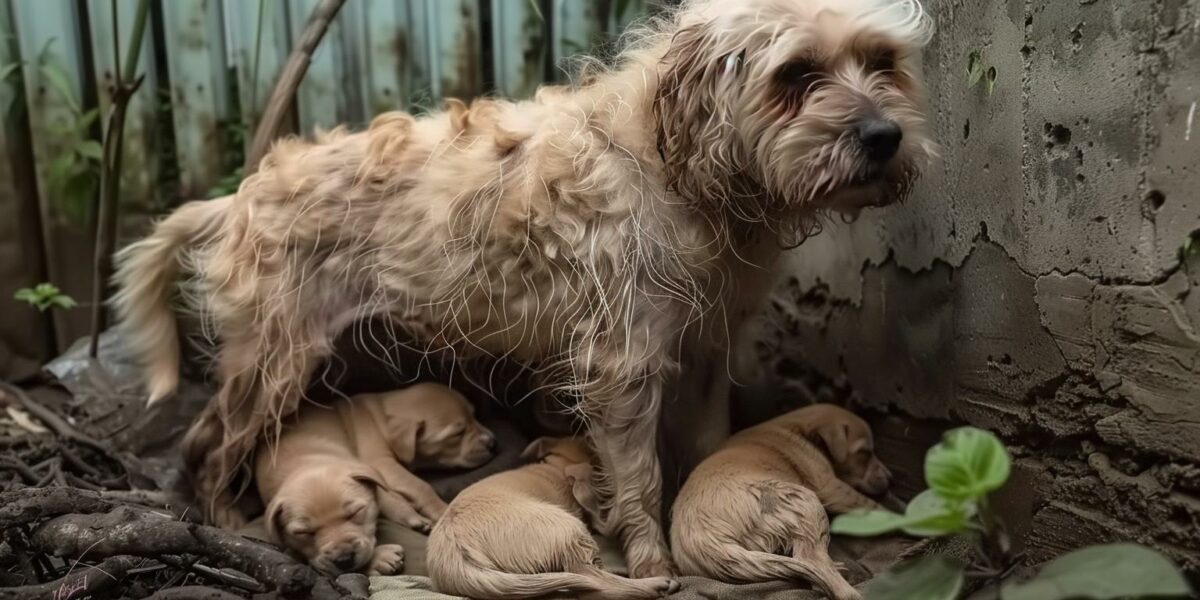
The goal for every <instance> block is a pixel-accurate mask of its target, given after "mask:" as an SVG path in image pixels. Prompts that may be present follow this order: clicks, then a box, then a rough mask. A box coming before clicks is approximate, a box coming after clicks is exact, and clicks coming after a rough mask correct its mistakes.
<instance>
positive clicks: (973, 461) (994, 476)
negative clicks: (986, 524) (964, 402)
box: [925, 427, 1011, 501]
mask: <svg viewBox="0 0 1200 600" xmlns="http://www.w3.org/2000/svg"><path fill="white" fill-rule="evenodd" d="M1010 468H1011V467H1010V464H1009V459H1008V452H1007V451H1006V450H1005V449H1004V444H1002V443H1000V440H999V439H998V438H997V437H996V436H994V435H992V434H991V433H989V432H987V431H984V430H982V429H976V428H974V427H962V428H959V429H955V430H953V431H950V432H949V433H947V434H946V436H945V437H944V438H942V442H941V443H940V444H938V445H936V446H934V447H933V448H930V449H929V453H928V454H926V455H925V482H926V483H928V484H929V487H930V488H932V489H933V490H936V491H937V493H938V495H940V496H941V497H943V498H946V499H947V500H951V501H967V500H977V499H979V498H982V497H983V496H985V495H986V494H987V493H988V492H991V491H993V490H995V489H997V488H999V487H1000V486H1002V485H1004V482H1005V481H1008V474H1009V469H1010Z"/></svg>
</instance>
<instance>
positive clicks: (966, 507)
mask: <svg viewBox="0 0 1200 600" xmlns="http://www.w3.org/2000/svg"><path fill="white" fill-rule="evenodd" d="M904 515H905V517H906V519H907V521H908V524H907V525H905V526H904V533H907V534H908V535H912V536H916V537H935V536H939V535H947V534H951V533H961V532H962V531H965V530H966V529H967V523H968V521H969V520H970V518H971V517H972V516H974V515H975V505H974V504H973V503H969V502H968V503H957V502H949V501H947V500H946V499H945V498H942V497H941V496H939V495H938V493H937V492H935V491H933V490H925V491H924V492H921V493H920V494H917V497H916V498H913V499H912V502H909V503H908V509H907V510H906V511H905V512H904Z"/></svg>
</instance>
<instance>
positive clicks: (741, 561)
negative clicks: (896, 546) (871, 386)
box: [671, 404, 891, 600]
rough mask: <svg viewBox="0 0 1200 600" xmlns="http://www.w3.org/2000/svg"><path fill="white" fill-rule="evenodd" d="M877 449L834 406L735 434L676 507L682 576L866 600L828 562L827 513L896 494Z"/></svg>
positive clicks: (863, 428)
mask: <svg viewBox="0 0 1200 600" xmlns="http://www.w3.org/2000/svg"><path fill="white" fill-rule="evenodd" d="M874 448H875V444H874V438H873V437H872V435H871V429H870V427H868V426H867V424H866V422H864V421H863V420H862V419H860V418H858V417H856V416H855V415H853V414H851V413H850V412H848V411H846V410H844V409H842V408H839V407H836V406H833V405H829V404H817V405H814V406H809V407H807V408H802V409H800V410H796V411H793V412H790V413H788V414H785V415H783V416H781V417H777V418H775V419H772V420H770V421H767V422H766V423H763V424H761V425H758V426H755V427H751V428H749V429H746V430H745V431H742V432H741V433H738V434H737V435H734V436H733V437H731V438H730V439H729V440H728V441H727V442H725V444H724V445H722V446H721V448H720V449H718V450H717V451H716V452H715V453H713V455H712V456H710V457H708V458H707V459H706V460H705V461H704V462H703V463H701V464H700V466H699V467H697V468H696V470H695V471H693V472H692V474H691V476H690V477H689V478H688V481H687V483H685V484H684V486H683V489H682V490H680V493H679V498H678V499H677V500H676V501H675V506H674V507H673V509H672V510H673V512H672V515H673V517H674V519H673V523H672V525H671V545H672V548H673V552H674V554H675V560H676V562H677V564H678V565H679V567H680V569H681V571H682V572H683V573H684V574H687V575H703V576H705V577H711V578H714V579H721V580H725V581H734V582H754V581H768V580H775V579H783V580H789V581H794V580H799V579H803V580H807V581H810V582H812V583H814V584H816V585H817V586H818V587H819V588H820V589H821V590H822V591H823V592H825V594H827V595H828V596H830V597H831V598H835V599H836V600H857V599H859V598H861V596H860V595H859V593H858V592H857V591H855V589H854V588H853V587H851V586H850V584H849V583H847V582H846V580H845V579H844V578H842V576H841V575H840V574H839V573H838V570H837V565H836V564H835V563H834V562H833V560H832V559H830V558H829V551H828V547H829V517H828V516H826V514H825V509H828V510H829V512H832V513H843V512H847V511H850V510H853V509H856V508H876V507H878V505H877V504H876V503H875V501H874V500H871V499H870V498H867V497H866V496H864V495H862V494H861V493H859V490H861V491H863V492H866V493H870V494H879V493H883V492H884V491H886V490H887V486H888V482H889V479H890V477H891V475H890V473H889V472H888V470H887V468H886V467H884V466H883V463H881V462H880V461H879V459H878V458H876V456H875V454H874ZM856 488H857V489H856ZM822 506H824V508H822ZM780 553H785V554H788V555H790V556H780Z"/></svg>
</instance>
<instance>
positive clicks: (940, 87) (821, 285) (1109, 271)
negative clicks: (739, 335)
mask: <svg viewBox="0 0 1200 600" xmlns="http://www.w3.org/2000/svg"><path fill="white" fill-rule="evenodd" d="M926 5H927V8H928V9H929V10H930V11H931V12H932V13H933V14H934V17H935V18H936V21H937V26H938V34H937V35H936V36H935V38H934V41H933V44H932V45H931V46H930V48H929V49H928V50H927V52H926V55H925V57H926V58H925V60H926V65H925V69H926V72H927V75H928V81H929V95H930V104H931V113H932V117H933V122H934V124H935V127H936V132H937V136H938V140H939V141H940V142H941V144H942V148H943V156H942V158H941V160H940V161H939V163H938V164H937V165H936V166H935V167H934V168H933V170H932V172H931V173H930V175H929V176H928V177H926V179H925V180H924V181H923V183H922V185H921V186H920V187H919V189H918V190H917V191H916V193H915V194H914V196H913V198H912V199H911V200H910V201H909V202H908V203H907V204H906V205H904V206H901V207H893V208H889V209H884V210H879V211H874V212H872V213H870V214H864V215H863V216H862V217H861V218H860V219H859V220H858V221H857V222H856V223H854V224H851V225H845V224H841V223H838V224H831V225H830V226H829V227H827V228H826V230H825V231H824V233H822V234H821V235H819V236H817V237H816V238H813V239H811V240H809V241H808V242H806V243H805V244H804V245H803V246H801V247H800V248H799V249H797V250H796V251H794V252H792V253H790V254H789V256H788V257H787V260H786V263H787V264H786V265H785V268H784V273H785V275H786V277H785V278H784V281H782V282H781V284H780V286H779V288H778V290H777V293H776V294H775V298H774V303H773V304H774V306H773V308H772V309H771V310H770V311H768V313H767V315H766V316H765V317H764V321H763V336H762V340H761V343H760V345H759V349H760V354H759V355H760V356H762V357H764V358H765V361H764V365H765V367H764V370H763V372H762V373H760V375H763V376H765V377H767V378H768V379H772V380H774V381H775V382H776V383H779V382H782V383H783V384H787V383H788V380H789V378H791V379H795V378H797V377H799V376H798V375H797V374H796V373H795V372H794V371H795V365H797V364H802V365H805V368H804V369H802V370H803V371H804V372H805V373H806V374H805V375H804V377H812V376H814V374H815V376H816V377H819V378H822V379H824V381H825V382H826V384H829V385H832V386H833V388H835V389H839V390H840V389H846V390H850V392H847V393H852V394H853V396H854V397H855V398H857V399H858V402H860V403H861V404H863V405H865V406H866V408H875V409H878V410H879V411H880V412H889V413H891V414H893V415H903V416H904V417H906V418H911V419H909V422H911V421H912V420H920V419H936V420H939V421H944V420H951V421H956V422H966V423H971V424H974V425H977V426H982V427H987V428H990V429H992V430H994V431H996V432H998V433H999V434H1001V435H1002V436H1003V437H1004V438H1005V439H1006V440H1007V441H1008V442H1009V443H1010V444H1011V445H1012V448H1013V451H1014V453H1015V454H1016V455H1017V456H1018V457H1020V466H1021V473H1020V475H1021V477H1020V479H1021V480H1022V481H1024V482H1026V485H1025V493H1018V494H1017V495H1019V496H1022V497H1023V498H1024V500H1025V501H1024V502H1023V503H1020V504H1022V505H1023V506H1025V508H1026V509H1027V512H1028V513H1029V514H1028V517H1029V519H1028V521H1027V522H1026V523H1024V524H1023V525H1021V526H1020V527H1019V529H1020V530H1021V532H1022V533H1024V534H1025V535H1024V536H1023V537H1024V538H1025V540H1026V541H1028V542H1029V544H1030V546H1029V551H1030V556H1031V557H1032V558H1034V559H1036V558H1040V557H1044V556H1046V555H1048V554H1049V553H1050V552H1054V551H1057V550H1061V549H1063V548H1066V547H1071V546H1074V545H1078V544H1082V543H1089V542H1095V541H1100V540H1108V539H1117V538H1129V539H1136V540H1139V541H1142V542H1153V543H1156V544H1158V545H1159V546H1160V547H1162V548H1164V549H1166V550H1167V551H1169V552H1171V553H1173V554H1174V555H1175V556H1176V557H1178V558H1180V559H1183V560H1185V561H1186V562H1187V563H1188V564H1189V566H1190V567H1191V568H1193V569H1196V568H1197V567H1200V289H1197V288H1198V287H1200V257H1192V258H1190V259H1189V258H1186V257H1184V258H1181V257H1182V256H1183V254H1185V253H1181V247H1182V246H1183V245H1184V242H1185V240H1187V239H1188V238H1189V236H1191V237H1193V238H1198V239H1197V245H1198V246H1200V114H1197V112H1198V111H1197V102H1198V101H1200V0H1125V1H1119V0H1007V1H1004V0H927V2H926ZM973 50H979V51H980V52H981V53H982V56H983V60H984V62H985V63H986V64H987V65H991V66H995V68H996V70H997V73H998V78H997V82H996V86H995V90H994V93H993V94H992V95H990V96H989V95H988V93H987V91H986V89H984V87H983V86H977V87H975V88H974V89H968V86H967V75H966V70H967V60H968V58H967V57H968V55H969V54H970V53H971V51H973ZM1197 253H1200V248H1198V249H1197ZM782 365H790V366H782ZM792 383H794V384H796V385H799V386H800V387H804V385H805V382H795V381H793V382H792ZM810 387H811V386H810ZM826 387H828V385H827V386H826ZM917 427H919V425H918V426H917ZM908 431H915V429H908V428H905V429H902V430H901V432H900V433H899V434H897V435H896V436H894V437H898V438H903V437H904V436H905V435H906V434H905V433H904V432H908ZM923 448H924V445H923V444H920V445H917V444H914V445H913V447H912V451H913V452H914V453H915V452H918V451H921V449H923ZM918 458H919V457H918ZM918 465H919V460H918ZM1030 490H1032V492H1033V493H1032V494H1030V493H1028V492H1029V491H1030Z"/></svg>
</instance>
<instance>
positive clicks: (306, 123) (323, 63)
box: [288, 0, 352, 136]
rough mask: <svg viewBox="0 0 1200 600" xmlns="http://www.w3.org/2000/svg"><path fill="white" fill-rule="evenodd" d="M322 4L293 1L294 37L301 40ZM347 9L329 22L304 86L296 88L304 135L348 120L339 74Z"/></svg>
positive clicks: (291, 22)
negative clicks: (307, 25) (309, 17)
mask: <svg viewBox="0 0 1200 600" xmlns="http://www.w3.org/2000/svg"><path fill="white" fill-rule="evenodd" d="M320 3H321V0H292V2H291V3H290V6H289V9H288V26H289V28H290V31H291V39H293V40H296V39H300V35H301V33H303V31H304V25H305V24H306V23H307V22H308V15H309V13H311V12H312V10H313V8H314V7H316V6H317V5H318V4H320ZM348 4H352V2H350V3H348ZM346 8H347V7H343V8H342V10H341V12H339V13H338V16H337V18H336V19H334V20H333V22H332V23H330V24H329V29H328V30H327V31H326V32H325V37H323V38H321V43H320V45H318V46H317V49H316V51H314V52H313V55H312V60H311V61H310V62H309V64H308V72H307V73H305V74H304V81H302V82H300V89H298V90H297V91H296V109H297V116H298V118H299V121H300V133H301V134H302V135H305V136H308V135H311V134H312V132H313V130H314V129H315V128H317V127H322V128H324V129H330V128H332V127H334V126H336V125H337V124H339V123H342V122H344V121H345V118H344V117H345V113H346V111H345V110H344V108H343V107H340V106H339V102H338V100H339V98H338V89H339V88H340V87H341V83H340V82H339V81H338V73H339V71H340V70H341V68H340V67H341V61H342V34H343V21H344V19H345V18H346Z"/></svg>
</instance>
